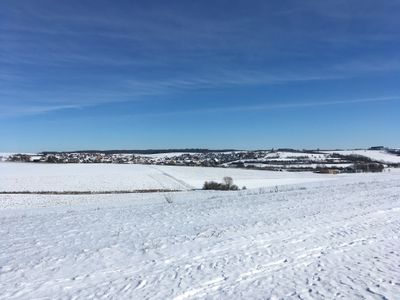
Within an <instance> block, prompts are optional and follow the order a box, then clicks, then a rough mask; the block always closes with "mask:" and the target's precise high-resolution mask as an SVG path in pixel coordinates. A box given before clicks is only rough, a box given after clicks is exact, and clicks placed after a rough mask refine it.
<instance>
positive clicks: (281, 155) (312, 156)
mask: <svg viewBox="0 0 400 300" xmlns="http://www.w3.org/2000/svg"><path fill="white" fill-rule="evenodd" d="M302 157H306V158H307V159H309V160H313V161H317V160H326V159H327V157H328V155H327V154H324V153H307V152H287V151H277V152H271V153H268V154H267V155H266V156H265V158H266V159H267V160H287V161H290V160H297V159H299V158H302Z"/></svg>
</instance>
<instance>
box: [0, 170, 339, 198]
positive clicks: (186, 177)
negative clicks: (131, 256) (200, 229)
mask: <svg viewBox="0 0 400 300" xmlns="http://www.w3.org/2000/svg"><path fill="white" fill-rule="evenodd" d="M225 176H230V177H232V178H233V180H234V183H235V184H237V185H239V186H240V187H242V186H246V187H247V188H258V187H268V186H274V185H282V184H295V183H301V182H313V181H320V180H329V179H332V178H334V177H333V176H330V175H321V174H313V173H307V172H303V173H282V172H271V171H257V170H241V169H230V168H206V167H178V166H155V165H137V164H35V163H2V164H0V191H116V190H137V189H172V190H190V189H194V188H201V187H202V186H203V184H204V181H210V180H214V181H222V178H223V177H225Z"/></svg>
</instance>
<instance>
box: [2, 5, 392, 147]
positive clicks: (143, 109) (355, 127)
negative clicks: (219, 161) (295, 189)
mask: <svg viewBox="0 0 400 300" xmlns="http://www.w3.org/2000/svg"><path fill="white" fill-rule="evenodd" d="M399 50H400V2H399V1H394V0H393V1H390V0H382V1H370V0H352V1H347V0H346V1H345V0H326V1H319V0H306V1H296V0H290V1H288V0H282V1H218V0H213V1H105V0H96V1H94V0H93V1H82V0H79V1H72V0H68V1H51V0H48V1H40V0H38V1H24V0H20V1H15V0H3V1H1V4H0V151H3V152H4V151H42V150H76V149H122V148H125V149H127V148H129V149H145V148H182V147H201V148H239V149H260V148H271V147H275V148H277V147H293V148H355V147H369V146H371V145H381V144H382V145H387V146H391V147H400V117H399V115H400V51H399Z"/></svg>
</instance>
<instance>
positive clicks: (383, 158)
mask: <svg viewBox="0 0 400 300" xmlns="http://www.w3.org/2000/svg"><path fill="white" fill-rule="evenodd" d="M324 152H326V153H338V154H341V155H361V156H365V157H368V158H370V159H372V160H376V161H379V162H383V163H394V164H398V163H400V156H397V155H395V154H392V153H389V152H387V151H385V150H339V151H324Z"/></svg>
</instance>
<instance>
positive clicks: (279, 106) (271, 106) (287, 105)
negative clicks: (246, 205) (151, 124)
mask: <svg viewBox="0 0 400 300" xmlns="http://www.w3.org/2000/svg"><path fill="white" fill-rule="evenodd" d="M270 100H271V99H269V100H268V102H271V101H270ZM273 102H274V103H268V104H260V105H238V106H224V107H211V108H199V109H192V110H176V111H168V112H156V113H141V114H129V115H125V117H126V118H130V117H133V116H136V117H161V116H178V115H187V114H214V113H229V112H246V111H248V112H250V111H268V110H284V109H296V108H308V107H309V108H311V107H324V106H338V105H342V106H346V105H354V104H366V103H384V102H400V96H385V97H376V98H360V99H343V100H327V101H309V102H304V101H298V102H295V101H291V102H284V103H277V102H276V101H273Z"/></svg>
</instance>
